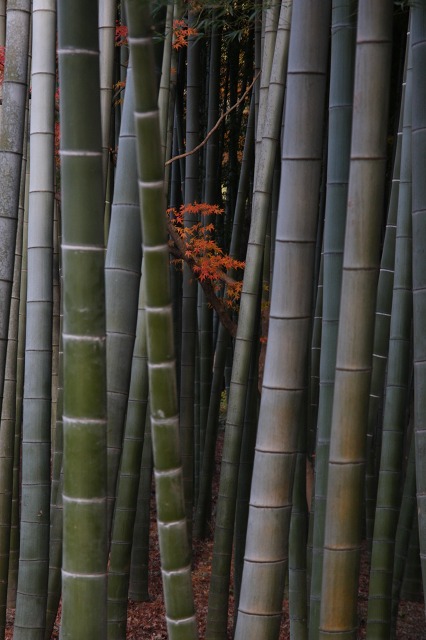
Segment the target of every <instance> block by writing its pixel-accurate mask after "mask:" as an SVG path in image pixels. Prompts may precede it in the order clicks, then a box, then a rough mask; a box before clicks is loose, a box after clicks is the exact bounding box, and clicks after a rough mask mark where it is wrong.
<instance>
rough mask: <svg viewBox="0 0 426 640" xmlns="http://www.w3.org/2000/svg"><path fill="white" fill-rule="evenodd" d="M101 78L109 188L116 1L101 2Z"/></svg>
mask: <svg viewBox="0 0 426 640" xmlns="http://www.w3.org/2000/svg"><path fill="white" fill-rule="evenodd" d="M98 4H99V77H100V90H101V122H102V166H103V172H104V185H105V189H106V187H107V177H108V170H109V169H108V162H109V156H110V152H109V149H110V146H111V143H110V140H111V113H112V85H113V77H114V52H115V47H114V45H115V18H116V15H117V2H116V0H102V2H99V3H98Z"/></svg>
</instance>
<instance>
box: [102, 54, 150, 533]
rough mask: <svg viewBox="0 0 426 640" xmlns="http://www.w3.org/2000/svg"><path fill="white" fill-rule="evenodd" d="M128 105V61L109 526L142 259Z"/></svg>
mask: <svg viewBox="0 0 426 640" xmlns="http://www.w3.org/2000/svg"><path fill="white" fill-rule="evenodd" d="M133 108H134V92H133V82H132V69H131V66H130V67H129V69H128V82H127V88H126V93H125V96H124V105H123V113H122V118H121V129H120V139H119V148H118V157H117V166H116V171H115V183H114V197H113V205H112V211H111V224H110V230H109V236H108V246H107V252H106V258H105V295H106V328H107V400H108V431H107V438H108V530H110V527H111V522H112V516H113V513H114V501H115V495H116V483H117V476H118V469H119V464H120V456H121V448H122V440H123V431H124V423H125V414H126V408H127V399H128V393H129V385H130V372H131V364H132V353H133V347H134V341H135V332H136V322H137V310H138V297H139V283H140V269H141V259H142V253H141V230H140V219H139V196H138V192H137V167H136V144H135V125H134V120H133Z"/></svg>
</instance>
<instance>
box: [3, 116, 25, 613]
mask: <svg viewBox="0 0 426 640" xmlns="http://www.w3.org/2000/svg"><path fill="white" fill-rule="evenodd" d="M26 111H27V120H26V126H25V131H26V134H27V135H25V139H26V140H28V137H29V136H28V113H29V108H28V106H27V109H26ZM26 149H27V152H26V154H24V156H23V159H25V158H26V162H25V167H26V168H25V176H22V175H21V194H20V203H19V208H20V209H23V239H22V265H21V288H20V293H19V327H18V351H17V363H16V398H15V402H16V409H15V411H16V413H15V442H14V446H13V487H12V513H11V528H10V549H9V576H8V593H7V604H8V607H11V608H13V609H14V608H15V607H16V589H17V585H18V566H19V516H20V487H21V438H22V406H23V395H24V369H25V367H24V362H25V334H26V310H27V274H28V269H27V247H28V200H29V183H30V180H29V164H30V163H29V162H28V159H29V142H27V145H26Z"/></svg>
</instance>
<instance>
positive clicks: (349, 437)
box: [319, 0, 392, 640]
mask: <svg viewBox="0 0 426 640" xmlns="http://www.w3.org/2000/svg"><path fill="white" fill-rule="evenodd" d="M391 37H392V3H371V2H366V1H365V0H361V2H360V3H359V5H358V27H357V49H356V62H355V84H354V96H356V99H355V101H354V116H353V122H352V143H351V164H350V173H349V189H348V210H347V218H346V235H345V251H344V257H343V278H342V297H341V303H340V317H339V331H338V342H337V355H336V377H335V386H334V400H333V414H332V424H331V442H330V461H329V466H328V488H327V498H326V499H327V506H326V524H325V536H324V564H323V576H322V600H321V614H320V635H319V637H320V638H321V640H324V639H325V638H329V637H331V636H332V637H333V638H336V639H337V638H338V639H339V640H343V639H344V638H348V639H349V638H355V637H356V629H357V620H356V603H357V592H358V570H359V557H360V550H361V535H362V526H361V525H362V513H363V502H364V500H363V498H364V496H363V488H364V472H365V439H366V423H367V413H368V394H369V387H370V377H371V360H372V347H373V336H374V311H375V301H376V290H377V275H378V260H379V248H380V227H381V223H382V209H383V197H384V179H385V167H386V133H387V111H388V108H387V107H388V91H389V80H390V77H389V76H390V61H391Z"/></svg>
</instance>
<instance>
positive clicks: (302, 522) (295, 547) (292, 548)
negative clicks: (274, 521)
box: [288, 429, 308, 640]
mask: <svg viewBox="0 0 426 640" xmlns="http://www.w3.org/2000/svg"><path fill="white" fill-rule="evenodd" d="M306 464H307V459H306V430H305V429H301V430H300V432H299V445H298V451H297V454H296V467H295V471H294V484H293V496H292V502H293V506H292V510H291V520H290V532H289V550H288V606H289V618H290V638H291V640H307V638H308V592H307V589H306V585H307V576H306V571H307V557H306V545H307V533H308V526H307V525H308V505H307V501H306Z"/></svg>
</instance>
